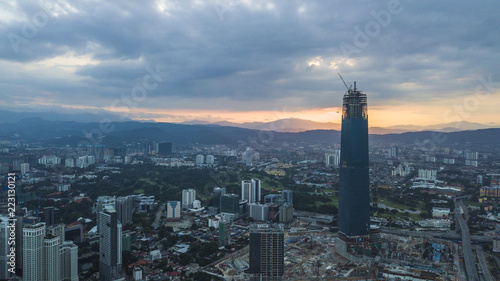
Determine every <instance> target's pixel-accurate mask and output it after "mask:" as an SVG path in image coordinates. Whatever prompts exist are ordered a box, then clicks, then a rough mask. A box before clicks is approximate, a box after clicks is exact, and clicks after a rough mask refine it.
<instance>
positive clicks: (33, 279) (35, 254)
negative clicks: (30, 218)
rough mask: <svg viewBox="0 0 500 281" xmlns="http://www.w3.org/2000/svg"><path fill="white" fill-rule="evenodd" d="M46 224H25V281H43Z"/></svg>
mask: <svg viewBox="0 0 500 281" xmlns="http://www.w3.org/2000/svg"><path fill="white" fill-rule="evenodd" d="M44 237H45V223H43V222H40V223H35V224H25V225H24V227H23V280H24V281H42V280H43V266H44V263H43V246H44Z"/></svg>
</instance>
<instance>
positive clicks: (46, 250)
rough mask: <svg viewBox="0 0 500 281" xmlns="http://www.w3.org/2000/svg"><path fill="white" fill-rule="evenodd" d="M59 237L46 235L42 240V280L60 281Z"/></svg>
mask: <svg viewBox="0 0 500 281" xmlns="http://www.w3.org/2000/svg"><path fill="white" fill-rule="evenodd" d="M60 244H61V237H58V236H54V235H52V234H48V235H47V236H45V237H44V239H43V280H44V281H48V280H61V253H60V250H59V245H60Z"/></svg>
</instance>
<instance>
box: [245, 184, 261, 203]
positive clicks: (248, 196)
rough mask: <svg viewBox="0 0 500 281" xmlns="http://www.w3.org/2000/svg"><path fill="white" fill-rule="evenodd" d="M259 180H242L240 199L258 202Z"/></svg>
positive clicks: (259, 195)
mask: <svg viewBox="0 0 500 281" xmlns="http://www.w3.org/2000/svg"><path fill="white" fill-rule="evenodd" d="M260 197H261V181H260V180H257V179H251V180H243V181H242V182H241V200H246V201H248V203H260Z"/></svg>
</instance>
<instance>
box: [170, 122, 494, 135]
mask: <svg viewBox="0 0 500 281" xmlns="http://www.w3.org/2000/svg"><path fill="white" fill-rule="evenodd" d="M179 124H191V125H193V124H197V125H219V126H230V127H238V128H245V129H254V130H264V131H275V132H292V133H296V132H305V131H311V130H337V131H340V124H339V123H333V122H327V123H322V122H314V121H310V120H304V119H298V118H287V119H279V120H276V121H272V122H247V123H233V122H227V121H220V122H213V123H210V122H207V121H200V120H192V121H186V122H182V123H179ZM497 127H499V126H498V125H494V124H493V125H485V124H480V123H472V122H467V121H464V122H459V123H443V124H436V125H430V126H414V125H397V126H389V127H370V134H399V133H406V132H422V131H439V132H457V131H467V130H480V129H490V128H497Z"/></svg>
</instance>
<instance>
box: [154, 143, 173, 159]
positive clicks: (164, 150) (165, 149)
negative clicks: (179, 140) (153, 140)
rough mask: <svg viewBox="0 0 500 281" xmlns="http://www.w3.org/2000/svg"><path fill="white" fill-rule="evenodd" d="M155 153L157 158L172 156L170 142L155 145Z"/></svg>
mask: <svg viewBox="0 0 500 281" xmlns="http://www.w3.org/2000/svg"><path fill="white" fill-rule="evenodd" d="M156 146H157V147H156V153H157V155H158V156H168V155H171V154H172V143H171V142H160V143H157V145H156Z"/></svg>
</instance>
